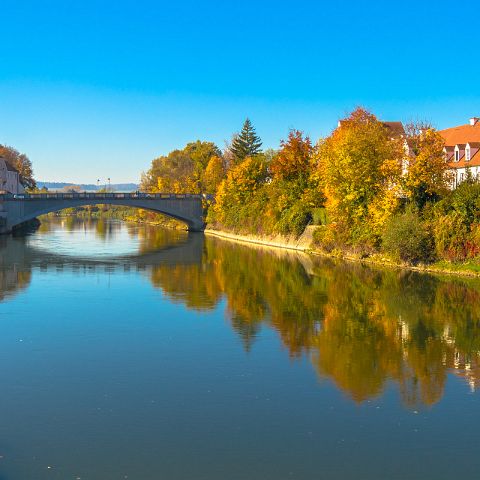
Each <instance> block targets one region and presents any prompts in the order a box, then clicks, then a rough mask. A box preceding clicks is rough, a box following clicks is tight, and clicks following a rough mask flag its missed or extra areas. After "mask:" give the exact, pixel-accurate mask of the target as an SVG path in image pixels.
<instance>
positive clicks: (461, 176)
mask: <svg viewBox="0 0 480 480" xmlns="http://www.w3.org/2000/svg"><path fill="white" fill-rule="evenodd" d="M463 176H464V174H463V173H461V174H460V182H463Z"/></svg>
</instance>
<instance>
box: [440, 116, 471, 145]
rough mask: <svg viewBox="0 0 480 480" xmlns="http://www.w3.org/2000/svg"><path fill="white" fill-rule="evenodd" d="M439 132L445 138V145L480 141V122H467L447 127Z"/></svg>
mask: <svg viewBox="0 0 480 480" xmlns="http://www.w3.org/2000/svg"><path fill="white" fill-rule="evenodd" d="M438 133H439V134H440V135H441V136H442V137H443V138H444V140H445V145H446V146H449V147H454V146H455V145H465V144H467V143H470V144H472V143H476V142H480V122H477V123H476V124H475V125H470V124H467V125H460V126H458V127H452V128H446V129H445V130H440V131H439V132H438Z"/></svg>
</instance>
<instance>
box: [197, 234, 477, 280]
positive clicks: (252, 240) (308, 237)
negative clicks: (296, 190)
mask: <svg viewBox="0 0 480 480" xmlns="http://www.w3.org/2000/svg"><path fill="white" fill-rule="evenodd" d="M316 228H317V227H316V226H308V227H307V228H306V229H305V231H304V232H303V233H302V235H300V237H298V238H295V237H284V236H282V235H275V236H260V235H248V234H247V235H239V234H236V233H233V232H228V231H224V230H218V229H216V228H213V227H211V226H210V227H207V228H206V229H205V234H206V235H213V236H216V237H220V238H223V239H226V240H231V241H234V242H237V243H243V244H256V245H263V246H265V247H270V248H281V249H288V250H297V251H302V252H306V253H309V254H311V255H317V256H322V257H326V258H336V259H342V260H346V261H349V262H359V263H364V264H369V265H374V266H379V267H388V268H394V269H404V270H412V271H417V272H423V273H436V274H447V275H460V276H468V277H480V264H479V263H477V262H475V261H471V262H464V263H458V264H455V263H449V262H446V261H438V262H436V263H432V264H428V265H427V264H421V265H409V264H407V263H401V262H394V261H392V260H391V259H389V258H387V257H385V256H384V255H381V254H375V255H372V256H370V257H360V256H355V255H352V254H349V253H347V252H341V253H339V252H338V250H336V251H335V253H334V254H332V253H328V252H324V251H321V250H318V249H315V248H312V242H313V233H314V231H315V229H316Z"/></svg>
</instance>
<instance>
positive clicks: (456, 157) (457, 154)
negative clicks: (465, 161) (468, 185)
mask: <svg viewBox="0 0 480 480" xmlns="http://www.w3.org/2000/svg"><path fill="white" fill-rule="evenodd" d="M459 160H460V150H455V161H456V162H458V161H459Z"/></svg>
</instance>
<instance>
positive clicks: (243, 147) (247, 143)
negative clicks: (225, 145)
mask: <svg viewBox="0 0 480 480" xmlns="http://www.w3.org/2000/svg"><path fill="white" fill-rule="evenodd" d="M261 146H262V141H261V140H260V137H259V136H258V135H257V132H256V131H255V128H254V126H253V125H252V122H251V121H250V120H249V119H248V118H247V119H246V120H245V123H244V124H243V127H242V131H241V132H240V133H239V134H237V135H235V137H234V139H233V141H232V145H231V147H230V152H231V154H232V156H233V159H234V161H235V163H239V162H241V161H242V160H244V159H245V158H247V157H251V156H253V155H256V154H257V153H260V152H261Z"/></svg>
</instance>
